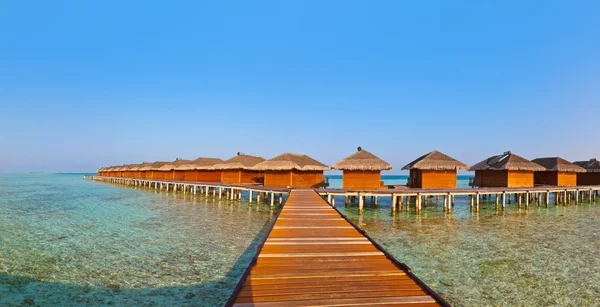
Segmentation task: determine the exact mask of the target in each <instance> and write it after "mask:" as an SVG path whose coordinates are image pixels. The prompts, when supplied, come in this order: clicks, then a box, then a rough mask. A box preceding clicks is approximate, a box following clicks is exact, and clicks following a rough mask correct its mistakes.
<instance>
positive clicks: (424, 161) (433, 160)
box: [402, 150, 469, 171]
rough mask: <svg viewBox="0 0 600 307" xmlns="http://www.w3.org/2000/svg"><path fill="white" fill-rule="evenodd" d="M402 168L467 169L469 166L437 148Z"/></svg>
mask: <svg viewBox="0 0 600 307" xmlns="http://www.w3.org/2000/svg"><path fill="white" fill-rule="evenodd" d="M402 169H403V170H411V169H420V170H435V171H444V170H457V171H458V170H468V169H469V166H468V165H466V164H464V163H462V162H460V161H458V160H456V159H454V158H452V157H450V156H448V155H445V154H443V153H441V152H439V151H437V150H434V151H432V152H429V153H426V154H424V155H422V156H420V157H419V158H418V159H416V160H415V161H412V162H410V163H409V164H407V165H406V166H404V167H403V168H402Z"/></svg>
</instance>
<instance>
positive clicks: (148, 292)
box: [0, 218, 274, 306]
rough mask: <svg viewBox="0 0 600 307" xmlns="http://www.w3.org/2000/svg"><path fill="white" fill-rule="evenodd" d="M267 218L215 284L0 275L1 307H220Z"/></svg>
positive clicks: (260, 237)
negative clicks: (99, 282)
mask: <svg viewBox="0 0 600 307" xmlns="http://www.w3.org/2000/svg"><path fill="white" fill-rule="evenodd" d="M271 223H274V220H273V219H272V218H271V219H269V220H268V221H267V222H266V223H265V224H264V225H263V227H262V228H261V230H260V231H259V232H258V233H257V235H256V236H255V237H254V239H253V240H252V242H251V243H250V245H249V246H248V248H246V249H245V250H244V252H243V253H242V255H241V256H240V257H239V258H238V259H237V261H236V262H235V264H234V265H233V267H232V268H231V269H230V270H229V271H228V272H227V273H226V274H225V276H224V277H223V278H222V279H220V280H218V281H210V282H205V283H198V284H194V285H185V286H173V287H161V288H127V287H126V286H125V287H124V286H122V285H117V284H109V285H106V286H103V287H99V286H93V285H89V286H88V285H83V286H82V285H78V284H65V283H54V282H45V281H41V280H38V279H35V278H30V277H23V276H14V275H9V274H6V273H0V305H1V306H107V305H114V306H222V305H224V304H225V303H226V301H227V300H228V299H229V297H230V296H231V294H232V293H233V290H234V289H235V287H236V285H237V283H238V282H239V279H240V278H241V277H242V275H243V274H244V272H245V270H246V269H247V267H248V265H250V262H251V260H252V258H253V257H254V255H255V253H256V248H257V246H258V245H259V244H260V243H261V242H262V240H263V239H264V237H265V236H266V232H267V231H268V229H269V227H270V226H271Z"/></svg>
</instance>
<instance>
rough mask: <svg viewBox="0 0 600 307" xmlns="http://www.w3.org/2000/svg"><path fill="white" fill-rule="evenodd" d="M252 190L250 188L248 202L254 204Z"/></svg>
mask: <svg viewBox="0 0 600 307" xmlns="http://www.w3.org/2000/svg"><path fill="white" fill-rule="evenodd" d="M252 193H253V192H252V190H248V203H249V204H250V206H252Z"/></svg>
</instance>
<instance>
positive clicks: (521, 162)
mask: <svg viewBox="0 0 600 307" xmlns="http://www.w3.org/2000/svg"><path fill="white" fill-rule="evenodd" d="M470 170H471V171H474V172H475V180H474V182H473V185H474V186H478V187H533V185H534V183H533V182H534V180H533V177H534V176H533V173H534V172H536V171H537V172H540V171H544V170H546V169H545V168H544V167H542V166H540V165H538V164H536V163H533V162H531V161H529V160H527V159H525V158H523V157H520V156H517V155H515V154H513V153H511V152H510V151H506V152H504V154H501V155H497V156H493V157H489V158H487V159H485V160H483V161H481V162H479V163H477V164H475V165H473V166H471V169H470Z"/></svg>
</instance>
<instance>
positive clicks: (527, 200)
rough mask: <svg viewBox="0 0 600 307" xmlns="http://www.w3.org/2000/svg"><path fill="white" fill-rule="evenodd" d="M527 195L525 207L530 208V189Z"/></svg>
mask: <svg viewBox="0 0 600 307" xmlns="http://www.w3.org/2000/svg"><path fill="white" fill-rule="evenodd" d="M525 195H526V197H525V208H527V209H529V191H527V194H525Z"/></svg>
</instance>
